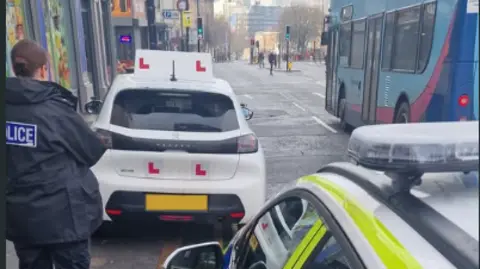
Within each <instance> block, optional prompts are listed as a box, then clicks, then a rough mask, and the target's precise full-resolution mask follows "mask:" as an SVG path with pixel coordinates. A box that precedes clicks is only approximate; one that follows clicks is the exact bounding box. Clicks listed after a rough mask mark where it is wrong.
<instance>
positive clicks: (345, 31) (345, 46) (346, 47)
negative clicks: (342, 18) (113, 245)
mask: <svg viewBox="0 0 480 269" xmlns="http://www.w3.org/2000/svg"><path fill="white" fill-rule="evenodd" d="M351 43H352V23H350V22H348V23H344V24H342V26H341V27H340V41H339V45H340V48H339V56H340V64H341V65H342V66H349V65H350V49H351Z"/></svg>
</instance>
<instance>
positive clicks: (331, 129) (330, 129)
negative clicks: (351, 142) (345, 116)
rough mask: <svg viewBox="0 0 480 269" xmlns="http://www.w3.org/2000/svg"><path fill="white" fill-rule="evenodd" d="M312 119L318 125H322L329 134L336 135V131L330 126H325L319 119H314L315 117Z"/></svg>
mask: <svg viewBox="0 0 480 269" xmlns="http://www.w3.org/2000/svg"><path fill="white" fill-rule="evenodd" d="M312 119H313V120H314V121H316V122H317V123H318V124H320V125H322V126H323V127H325V128H326V129H327V130H329V131H330V132H332V133H335V134H336V133H337V130H335V129H333V128H332V127H331V126H330V125H328V124H326V123H325V122H323V121H322V120H321V119H319V118H317V117H315V116H312Z"/></svg>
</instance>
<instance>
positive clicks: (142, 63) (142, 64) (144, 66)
mask: <svg viewBox="0 0 480 269" xmlns="http://www.w3.org/2000/svg"><path fill="white" fill-rule="evenodd" d="M138 61H139V63H138V68H140V69H150V65H149V64H146V63H145V59H143V57H142V58H140V59H138Z"/></svg>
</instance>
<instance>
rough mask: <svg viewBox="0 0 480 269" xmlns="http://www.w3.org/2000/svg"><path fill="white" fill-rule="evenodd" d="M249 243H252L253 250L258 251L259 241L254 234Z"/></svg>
mask: <svg viewBox="0 0 480 269" xmlns="http://www.w3.org/2000/svg"><path fill="white" fill-rule="evenodd" d="M249 243H250V247H251V248H252V250H253V251H255V250H257V247H258V240H257V237H256V236H255V235H254V234H253V233H252V236H251V237H250V240H249Z"/></svg>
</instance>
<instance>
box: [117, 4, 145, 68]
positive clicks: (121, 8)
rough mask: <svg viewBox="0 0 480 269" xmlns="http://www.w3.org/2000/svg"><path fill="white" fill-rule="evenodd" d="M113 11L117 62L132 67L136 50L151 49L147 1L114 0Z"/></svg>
mask: <svg viewBox="0 0 480 269" xmlns="http://www.w3.org/2000/svg"><path fill="white" fill-rule="evenodd" d="M111 11H112V15H111V16H112V26H113V32H114V39H115V43H116V51H117V60H118V61H120V62H122V63H124V64H126V65H127V66H131V65H133V60H134V59H135V50H136V49H147V48H148V47H149V46H148V23H147V17H146V5H145V0H112V7H111Z"/></svg>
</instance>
